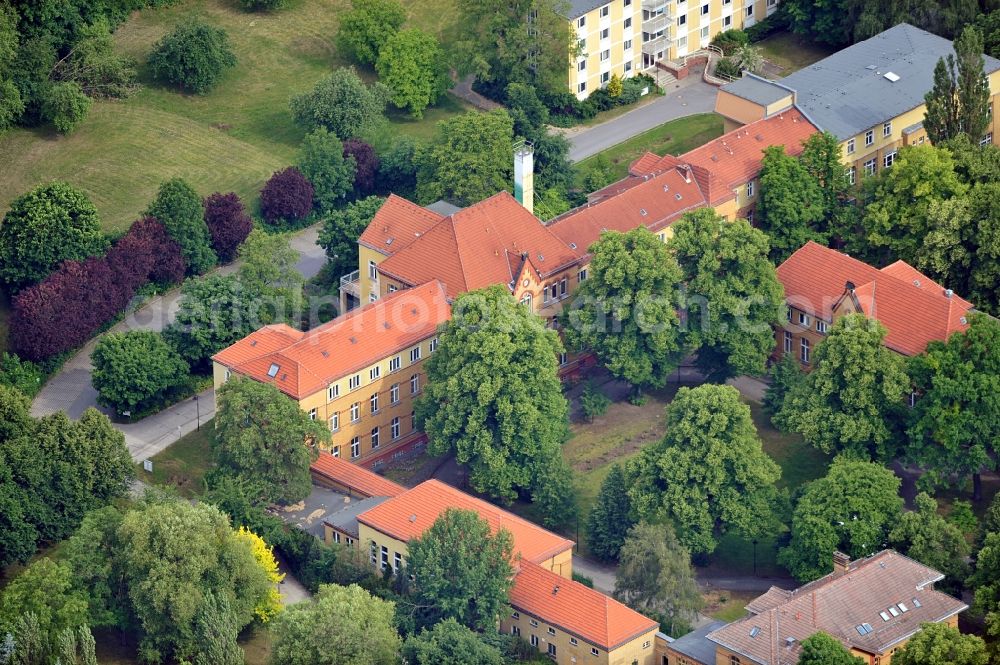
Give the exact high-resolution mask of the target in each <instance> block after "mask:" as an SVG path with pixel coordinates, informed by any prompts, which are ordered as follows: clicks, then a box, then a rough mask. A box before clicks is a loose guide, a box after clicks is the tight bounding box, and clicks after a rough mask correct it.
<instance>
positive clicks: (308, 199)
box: [260, 166, 313, 224]
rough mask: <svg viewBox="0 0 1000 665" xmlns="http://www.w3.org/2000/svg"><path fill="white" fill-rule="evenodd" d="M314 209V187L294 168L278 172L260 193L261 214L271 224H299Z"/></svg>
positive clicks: (269, 179) (290, 167)
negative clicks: (282, 222) (283, 222)
mask: <svg viewBox="0 0 1000 665" xmlns="http://www.w3.org/2000/svg"><path fill="white" fill-rule="evenodd" d="M312 209H313V186H312V184H311V183H310V182H309V180H307V179H306V177H305V176H304V175H302V171H300V170H298V169H297V168H295V167H294V166H289V167H288V168H285V169H282V170H280V171H276V172H275V173H274V174H273V175H272V176H271V177H270V178H268V181H267V182H266V183H265V184H264V189H262V190H261V192H260V212H261V214H262V215H264V219H265V220H266V221H268V222H269V223H271V224H277V223H278V222H281V221H289V222H297V221H299V220H300V219H303V218H305V216H306V215H308V214H309V213H310V212H311V211H312Z"/></svg>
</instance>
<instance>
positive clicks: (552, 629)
mask: <svg viewBox="0 0 1000 665" xmlns="http://www.w3.org/2000/svg"><path fill="white" fill-rule="evenodd" d="M555 634H556V629H555V628H552V627H551V626H550V627H549V635H555Z"/></svg>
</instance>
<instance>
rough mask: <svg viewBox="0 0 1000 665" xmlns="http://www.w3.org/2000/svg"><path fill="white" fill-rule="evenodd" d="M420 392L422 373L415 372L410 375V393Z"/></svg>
mask: <svg viewBox="0 0 1000 665" xmlns="http://www.w3.org/2000/svg"><path fill="white" fill-rule="evenodd" d="M419 392H420V375H419V374H414V375H413V376H411V377H410V394H411V395H416V394H417V393H419Z"/></svg>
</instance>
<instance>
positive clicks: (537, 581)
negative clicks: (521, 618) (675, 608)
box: [510, 561, 659, 650]
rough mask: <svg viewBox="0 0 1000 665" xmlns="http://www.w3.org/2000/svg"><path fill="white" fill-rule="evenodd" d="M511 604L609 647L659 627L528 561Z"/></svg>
mask: <svg viewBox="0 0 1000 665" xmlns="http://www.w3.org/2000/svg"><path fill="white" fill-rule="evenodd" d="M510 604H511V606H512V607H514V608H516V609H518V610H520V611H522V612H525V613H527V614H530V615H533V616H535V617H536V618H538V619H542V620H543V621H545V622H546V623H551V624H554V625H556V626H558V627H560V628H562V629H563V630H565V631H566V632H568V633H570V634H571V635H575V636H576V637H579V638H580V639H583V640H585V641H586V642H589V643H590V644H593V645H595V646H598V647H601V648H603V649H607V650H613V649H616V648H618V647H619V646H621V645H622V644H625V643H626V642H629V641H631V640H634V639H635V638H637V637H640V636H641V635H644V634H646V633H649V632H651V631H654V630H656V629H657V628H658V626H659V624H657V623H656V622H655V621H653V620H652V619H650V618H648V617H645V616H643V615H641V614H639V613H638V612H636V611H635V610H632V609H630V608H628V607H626V606H625V605H622V604H621V603H619V602H618V601H617V600H614V599H613V598H609V597H607V596H605V595H604V594H603V593H600V592H599V591H594V590H593V589H590V588H588V587H586V586H584V585H582V584H580V583H579V582H574V581H573V580H568V579H566V578H565V577H561V576H560V575H557V574H556V573H553V572H552V571H550V570H547V569H545V568H543V567H541V566H538V565H535V564H533V563H529V562H526V561H525V562H522V563H521V567H520V570H519V571H518V573H517V575H515V576H514V586H513V588H512V589H511V591H510Z"/></svg>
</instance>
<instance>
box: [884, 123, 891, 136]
mask: <svg viewBox="0 0 1000 665" xmlns="http://www.w3.org/2000/svg"><path fill="white" fill-rule="evenodd" d="M891 134H892V121H891V120H890V121H889V122H883V123H882V136H890V135H891Z"/></svg>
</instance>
